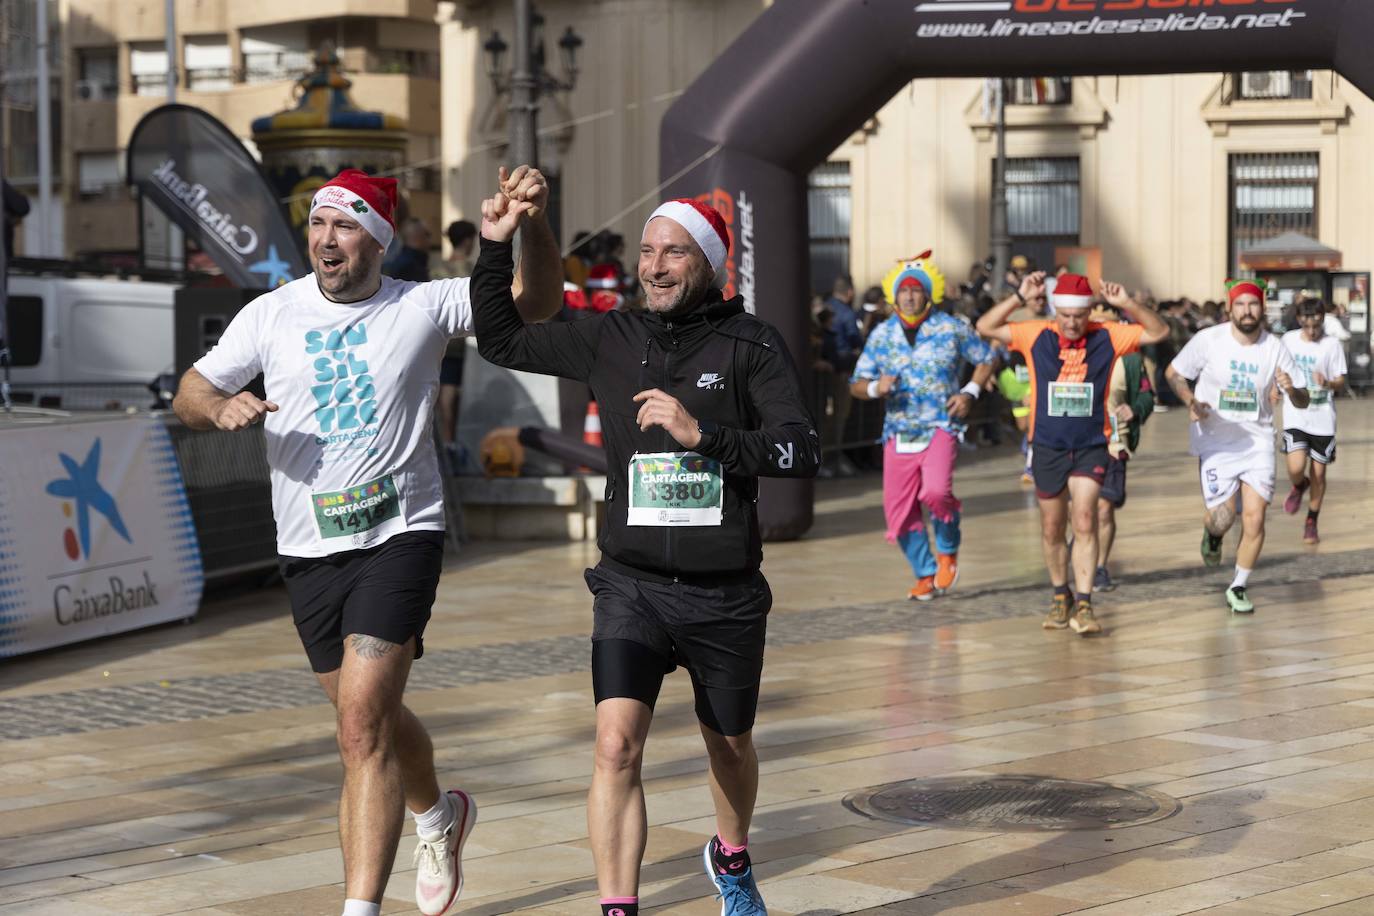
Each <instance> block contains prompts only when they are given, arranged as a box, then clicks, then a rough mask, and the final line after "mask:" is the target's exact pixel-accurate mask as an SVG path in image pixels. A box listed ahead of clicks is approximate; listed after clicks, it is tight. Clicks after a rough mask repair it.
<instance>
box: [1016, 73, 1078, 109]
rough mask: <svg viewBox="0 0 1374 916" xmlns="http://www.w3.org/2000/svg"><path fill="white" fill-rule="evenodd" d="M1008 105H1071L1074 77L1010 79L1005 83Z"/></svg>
mask: <svg viewBox="0 0 1374 916" xmlns="http://www.w3.org/2000/svg"><path fill="white" fill-rule="evenodd" d="M1005 86H1006V93H1007V95H1006V99H1007V104H1008V105H1070V104H1072V103H1073V78H1072V77H1068V76H1035V77H1025V78H1020V79H1010V80H1007V81H1006V83H1005Z"/></svg>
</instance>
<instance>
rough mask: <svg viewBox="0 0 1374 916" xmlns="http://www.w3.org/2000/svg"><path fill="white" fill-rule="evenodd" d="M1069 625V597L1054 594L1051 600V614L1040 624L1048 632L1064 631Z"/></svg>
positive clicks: (1057, 593)
mask: <svg viewBox="0 0 1374 916" xmlns="http://www.w3.org/2000/svg"><path fill="white" fill-rule="evenodd" d="M1068 625H1069V596H1068V595H1061V594H1060V593H1059V592H1055V593H1054V597H1053V598H1052V599H1050V612H1049V613H1048V614H1046V615H1045V619H1044V620H1042V621H1041V622H1040V626H1042V627H1044V628H1045V629H1046V630H1062V629H1064V628H1065V627H1067V626H1068Z"/></svg>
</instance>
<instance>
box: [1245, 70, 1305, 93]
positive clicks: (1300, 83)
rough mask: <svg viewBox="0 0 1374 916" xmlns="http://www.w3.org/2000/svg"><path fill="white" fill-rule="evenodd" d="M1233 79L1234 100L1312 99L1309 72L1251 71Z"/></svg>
mask: <svg viewBox="0 0 1374 916" xmlns="http://www.w3.org/2000/svg"><path fill="white" fill-rule="evenodd" d="M1234 79H1235V86H1236V89H1235V98H1236V99H1238V100H1241V101H1252V100H1264V99H1310V98H1312V71H1311V70H1252V71H1250V72H1247V73H1237V74H1236V75H1235V77H1234Z"/></svg>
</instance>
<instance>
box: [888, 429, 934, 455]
mask: <svg viewBox="0 0 1374 916" xmlns="http://www.w3.org/2000/svg"><path fill="white" fill-rule="evenodd" d="M931 438H932V437H931V436H929V435H925V436H909V435H907V434H906V433H898V434H897V441H896V446H897V454H899V455H919V454H920V453H921V452H924V451H925V450H926V449H928V448H930V441H931Z"/></svg>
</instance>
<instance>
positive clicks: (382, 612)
mask: <svg viewBox="0 0 1374 916" xmlns="http://www.w3.org/2000/svg"><path fill="white" fill-rule="evenodd" d="M277 563H278V565H280V567H281V575H282V579H284V580H285V582H286V594H287V595H288V596H289V597H290V599H291V616H292V618H293V619H294V620H295V622H296V632H297V633H299V634H300V637H301V643H302V645H304V646H305V654H306V656H307V657H308V658H309V659H310V667H311V668H312V669H313V670H314V671H316V672H318V673H320V674H323V673H325V672H327V671H336V670H338V668H339V666H340V665H342V664H343V651H344V650H343V641H344V637H345V636H350V635H352V634H354V633H361V634H362V635H364V636H375V637H377V638H378V639H385V640H386V641H387V642H394V643H396V644H397V645H404V644H405V642H406V640H408V639H410V638H411V637H412V636H413V637H415V657H416V658H419V657H420V656H421V655H423V654H424V652H425V648H424V642H423V639H422V637H423V635H424V632H425V624H427V623H428V622H429V612H430V608H432V607H433V606H434V592H435V590H436V589H437V588H438V587H439V573H440V571H441V570H442V569H443V565H444V533H443V532H442V531H406V532H403V533H401V534H398V535H395V536H394V537H391V538H389V539H388V540H386V541H384V542H382V543H381V544H379V545H378V546H376V547H368V548H365V549H363V550H346V551H343V552H342V553H335V554H330V555H329V556H327V557H286V556H281V555H278V556H277Z"/></svg>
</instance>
